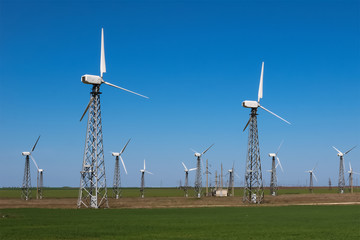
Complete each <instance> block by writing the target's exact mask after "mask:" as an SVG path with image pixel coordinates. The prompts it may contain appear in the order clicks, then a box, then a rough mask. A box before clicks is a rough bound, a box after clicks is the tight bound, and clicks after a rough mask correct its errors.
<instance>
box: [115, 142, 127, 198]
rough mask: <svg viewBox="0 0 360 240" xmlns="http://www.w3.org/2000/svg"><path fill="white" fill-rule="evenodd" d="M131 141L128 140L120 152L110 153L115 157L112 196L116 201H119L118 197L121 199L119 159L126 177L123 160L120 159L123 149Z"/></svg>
mask: <svg viewBox="0 0 360 240" xmlns="http://www.w3.org/2000/svg"><path fill="white" fill-rule="evenodd" d="M130 140H131V139H129V141H127V143H126V144H125V146H124V147H123V149H122V150H121V151H120V152H112V153H111V154H112V155H113V156H114V157H115V170H114V186H113V195H114V197H115V198H116V199H119V197H121V178H120V164H119V158H120V160H121V163H122V165H123V167H124V170H125V173H126V175H127V171H126V167H125V163H124V160H123V159H122V157H121V154H123V153H124V151H125V148H126V147H127V145H128V144H129V142H130Z"/></svg>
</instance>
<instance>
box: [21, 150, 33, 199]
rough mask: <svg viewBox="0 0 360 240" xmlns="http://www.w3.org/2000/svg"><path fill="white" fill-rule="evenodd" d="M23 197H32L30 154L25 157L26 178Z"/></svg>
mask: <svg viewBox="0 0 360 240" xmlns="http://www.w3.org/2000/svg"><path fill="white" fill-rule="evenodd" d="M21 198H22V199H24V200H30V199H31V176H30V158H29V156H26V157H25V168H24V178H23V184H22V191H21Z"/></svg>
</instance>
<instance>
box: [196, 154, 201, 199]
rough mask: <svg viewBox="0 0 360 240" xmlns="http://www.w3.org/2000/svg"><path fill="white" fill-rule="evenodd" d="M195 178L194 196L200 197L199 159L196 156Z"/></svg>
mask: <svg viewBox="0 0 360 240" xmlns="http://www.w3.org/2000/svg"><path fill="white" fill-rule="evenodd" d="M196 167H197V169H196V178H195V197H198V198H200V197H201V195H202V178H201V159H200V157H197V165H196Z"/></svg>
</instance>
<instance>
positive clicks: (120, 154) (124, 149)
mask: <svg viewBox="0 0 360 240" xmlns="http://www.w3.org/2000/svg"><path fill="white" fill-rule="evenodd" d="M130 140H131V138H130V139H129V141H127V143H126V144H125V146H124V147H123V149H122V150H121V152H120V155H121V154H122V153H123V152H124V151H125V148H126V147H127V145H128V144H129V142H130Z"/></svg>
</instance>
